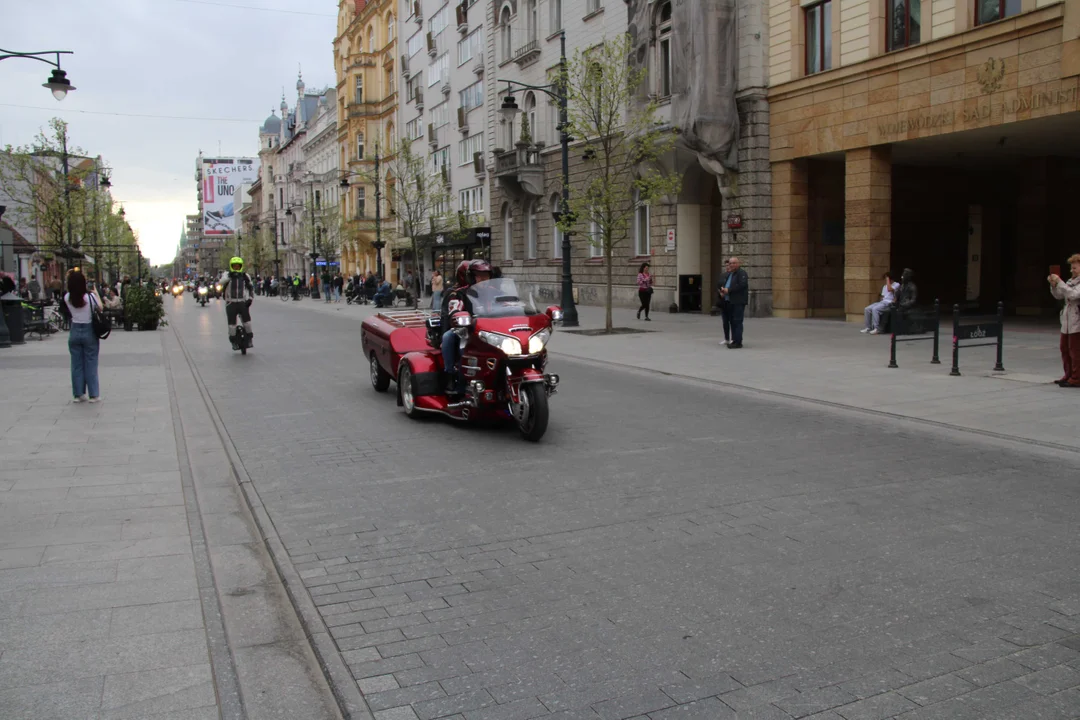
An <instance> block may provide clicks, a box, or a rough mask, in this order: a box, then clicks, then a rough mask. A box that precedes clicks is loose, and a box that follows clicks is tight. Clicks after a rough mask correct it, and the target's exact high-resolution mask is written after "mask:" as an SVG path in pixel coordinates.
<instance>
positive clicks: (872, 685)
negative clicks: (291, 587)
mask: <svg viewBox="0 0 1080 720" xmlns="http://www.w3.org/2000/svg"><path fill="white" fill-rule="evenodd" d="M176 304H177V305H178V307H177V308H176V309H175V310H173V311H172V322H173V326H174V329H175V330H176V331H177V332H178V333H179V334H180V336H181V337H182V338H183V342H184V345H185V347H186V349H187V351H188V352H189V353H190V355H191V356H192V357H193V359H194V362H195V364H196V366H197V369H198V372H199V375H200V377H201V379H202V381H203V382H204V383H205V384H206V386H207V388H208V389H209V391H210V393H211V395H212V396H213V398H214V402H215V405H216V407H217V410H218V412H219V413H220V415H221V418H222V420H223V422H224V424H225V427H226V428H227V431H228V434H229V436H230V438H231V440H232V442H233V443H234V444H235V446H236V448H237V450H238V452H239V456H240V459H241V460H242V462H243V465H244V468H245V469H246V471H247V473H248V474H249V475H250V477H251V478H252V481H253V483H254V485H255V487H256V488H257V490H258V493H259V495H260V497H261V500H262V502H263V503H264V505H265V507H266V511H267V512H268V513H269V516H270V518H271V519H272V521H273V524H274V527H275V528H276V530H277V532H278V533H279V534H280V537H281V539H282V541H283V542H284V545H285V548H286V549H287V551H288V554H289V560H290V561H291V563H292V564H293V565H294V566H295V569H296V570H297V571H298V572H299V574H300V577H302V578H303V582H304V585H305V586H306V588H307V591H308V593H309V594H310V599H311V600H312V601H313V602H314V605H315V606H316V607H317V608H318V612H319V615H320V617H321V620H322V622H323V623H325V625H326V626H327V627H328V628H329V629H330V633H331V635H332V637H333V639H334V641H335V643H336V647H337V649H338V650H339V651H340V655H341V657H342V658H343V659H344V660H345V662H346V663H347V664H348V667H349V669H350V671H351V674H352V676H353V678H354V679H355V681H356V682H357V684H358V687H359V689H360V690H361V691H362V692H363V693H364V695H365V697H366V700H367V702H368V704H369V705H370V708H371V710H372V711H374V714H375V718H376V720H413V719H414V718H420V719H422V720H430V719H434V718H452V719H453V720H498V719H502V720H528V719H529V718H553V719H556V718H557V719H558V720H581V719H584V718H588V719H589V720H601V719H602V720H622V719H627V718H633V720H644V719H645V718H651V719H652V720H674V719H676V718H679V719H690V718H704V719H706V720H725V719H727V718H743V719H748V718H754V719H760V718H768V719H786V718H802V717H812V718H815V720H838V719H839V718H843V720H870V719H874V720H877V719H883V718H892V717H900V718H904V719H905V720H930V719H931V718H941V719H948V720H967V719H976V718H978V719H992V718H1075V717H1080V634H1078V633H1080V566H1078V563H1077V562H1076V555H1077V550H1078V549H1080V540H1078V538H1077V534H1076V520H1075V518H1076V517H1077V512H1078V510H1080V488H1078V486H1077V480H1076V478H1077V470H1078V468H1080V459H1078V458H1077V457H1076V456H1075V455H1073V454H1070V453H1064V452H1059V451H1055V450H1050V449H1044V448H1037V447H1031V446H1023V445H1021V444H1012V443H1007V442H1004V441H1000V440H996V439H992V438H986V437H979V436H975V435H970V434H965V433H960V432H956V431H953V430H949V429H943V428H928V427H926V426H920V425H917V424H914V423H908V422H906V421H902V420H894V419H888V418H881V417H876V416H872V415H866V414H860V413H856V412H850V411H846V410H840V409H833V408H826V407H822V406H820V405H809V404H805V403H801V402H798V401H793V400H786V399H783V398H772V397H763V396H761V395H755V394H752V393H749V392H743V391H739V390H736V389H729V388H721V387H716V386H712V385H708V384H704V383H698V382H695V381H689V380H680V379H674V378H664V377H661V376H657V375H650V374H646V373H640V372H635V371H630V370H623V369H611V370H604V369H603V368H601V367H598V366H597V365H595V364H591V363H590V364H585V363H580V362H577V361H571V360H568V359H563V358H559V359H558V360H557V364H556V365H555V367H554V369H555V371H556V372H559V373H560V374H561V375H562V377H563V385H562V390H561V392H560V393H559V394H558V395H557V396H556V397H555V398H554V399H553V402H552V421H551V429H550V430H549V432H548V435H547V436H546V437H545V439H544V441H543V442H542V443H540V444H539V445H532V444H526V443H524V442H523V441H521V440H520V439H519V437H518V436H517V433H516V432H515V431H513V430H501V429H479V428H473V427H466V426H458V425H452V424H450V423H449V422H444V421H439V420H429V421H421V422H417V421H411V420H408V419H407V418H405V417H404V415H403V414H402V413H401V412H400V410H399V409H398V408H397V407H396V406H395V404H394V399H393V396H392V395H378V394H376V393H375V392H374V391H373V390H372V389H371V387H370V384H369V382H368V379H367V373H366V364H365V362H364V359H363V358H362V357H361V356H360V355H359V335H358V331H359V327H358V324H357V323H356V321H355V319H353V318H349V317H345V316H344V315H341V316H335V313H330V312H327V313H314V312H310V311H304V310H303V309H302V308H301V307H300V306H299V304H293V303H285V304H283V303H278V302H276V301H263V302H258V303H257V304H256V306H255V310H254V320H255V349H254V351H253V352H252V353H251V354H249V355H248V356H246V357H241V356H240V355H239V354H236V353H232V352H231V351H230V349H229V346H228V343H227V340H226V339H225V335H224V333H225V324H224V312H223V310H222V309H220V308H216V307H210V308H206V309H201V308H198V307H196V306H195V305H194V304H193V303H186V304H185V301H184V300H180V301H176ZM558 344H559V335H556V337H555V338H554V340H553V346H554V347H555V348H556V349H557V348H558Z"/></svg>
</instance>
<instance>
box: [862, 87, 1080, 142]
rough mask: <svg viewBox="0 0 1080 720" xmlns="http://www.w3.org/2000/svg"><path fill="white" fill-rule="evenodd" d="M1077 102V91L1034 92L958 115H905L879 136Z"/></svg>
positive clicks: (882, 128)
mask: <svg viewBox="0 0 1080 720" xmlns="http://www.w3.org/2000/svg"><path fill="white" fill-rule="evenodd" d="M1075 99H1076V88H1075V87H1071V88H1067V89H1064V90H1048V91H1045V92H1033V93H1029V94H1027V95H1019V96H1017V97H1014V98H1012V99H1011V100H1006V101H1002V102H983V103H979V104H977V105H975V106H974V107H971V108H965V109H964V110H963V111H962V112H959V113H957V112H956V111H955V110H952V109H951V108H950V109H948V110H940V111H937V112H925V113H918V114H914V115H904V116H901V117H898V118H897V119H895V120H892V121H889V122H882V123H879V124H878V132H879V133H880V134H882V135H902V134H904V133H908V132H911V131H912V130H925V129H926V128H943V127H949V126H951V125H954V124H955V123H956V121H957V118H959V120H960V122H961V123H963V124H965V125H966V124H968V123H974V122H979V121H982V120H988V119H990V118H991V117H992V116H994V115H999V116H1000V115H1015V114H1016V113H1018V112H1023V111H1025V110H1038V109H1040V108H1045V107H1051V106H1054V105H1063V104H1067V103H1071V102H1073V101H1074V100H1075Z"/></svg>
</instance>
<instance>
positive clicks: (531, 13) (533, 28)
mask: <svg viewBox="0 0 1080 720" xmlns="http://www.w3.org/2000/svg"><path fill="white" fill-rule="evenodd" d="M526 2H527V3H528V5H527V6H526V7H527V10H526V12H527V13H528V14H527V17H526V18H525V22H526V26H527V28H528V31H529V35H528V38H527V40H526V41H527V42H532V41H533V40H535V39H536V36H537V34H538V33H539V29H538V28H539V25H540V22H539V21H540V18H539V16H538V15H537V10H536V0H526Z"/></svg>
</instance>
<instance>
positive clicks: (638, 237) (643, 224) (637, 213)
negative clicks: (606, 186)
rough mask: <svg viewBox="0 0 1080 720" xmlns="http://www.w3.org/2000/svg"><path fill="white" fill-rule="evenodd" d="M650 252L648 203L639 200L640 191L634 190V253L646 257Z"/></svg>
mask: <svg viewBox="0 0 1080 720" xmlns="http://www.w3.org/2000/svg"><path fill="white" fill-rule="evenodd" d="M650 252H651V244H650V242H649V204H648V203H644V202H641V193H640V192H638V191H637V190H635V191H634V255H636V256H637V257H646V256H647V255H648V254H649V253H650Z"/></svg>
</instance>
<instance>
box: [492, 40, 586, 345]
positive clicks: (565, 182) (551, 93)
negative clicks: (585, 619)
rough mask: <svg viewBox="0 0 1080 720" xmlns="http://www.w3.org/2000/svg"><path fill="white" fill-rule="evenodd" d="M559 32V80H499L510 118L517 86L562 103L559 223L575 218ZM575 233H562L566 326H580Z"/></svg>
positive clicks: (563, 55)
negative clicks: (546, 82)
mask: <svg viewBox="0 0 1080 720" xmlns="http://www.w3.org/2000/svg"><path fill="white" fill-rule="evenodd" d="M559 35H560V51H561V54H560V56H559V68H560V70H561V72H560V76H559V80H558V81H556V82H553V83H551V84H550V85H527V84H525V83H521V82H517V81H516V80H496V82H504V83H506V89H507V91H508V93H507V95H506V97H505V98H503V102H502V105H501V106H500V107H499V112H500V113H502V115H503V117H504V118H506V119H507V120H508V121H513V119H514V116H515V115H517V114H518V113H519V112H520V111H521V109H520V108H519V107H518V104H517V100H515V99H514V89H515V87H516V88H517V89H521V90H536V91H538V92H542V93H544V94H545V95H547V96H548V97H550V98H552V99H553V100H555V101H556V102H558V103H559V127H558V130H559V140H560V144H561V145H562V200H561V202H560V203H559V209H558V210H556V211H554V212H552V217H554V218H555V222H556V223H558V222H559V220H560V218H566V219H569V220H570V221H571V222H573V221H574V217H573V213H571V212H570V142H571V140H572V138H571V137H570V121H569V118H568V117H567V109H566V103H567V89H566V82H565V78H566V72H567V65H566V31H565V30H564V31H562V32H561V33H559ZM572 234H573V233H571V232H564V233H562V311H563V321H562V322H563V325H564V326H566V327H577V326H578V311H577V304H576V303H575V302H574V278H573V274H572V272H571V265H570V259H571V258H570V251H571V248H570V236H571V235H572Z"/></svg>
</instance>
